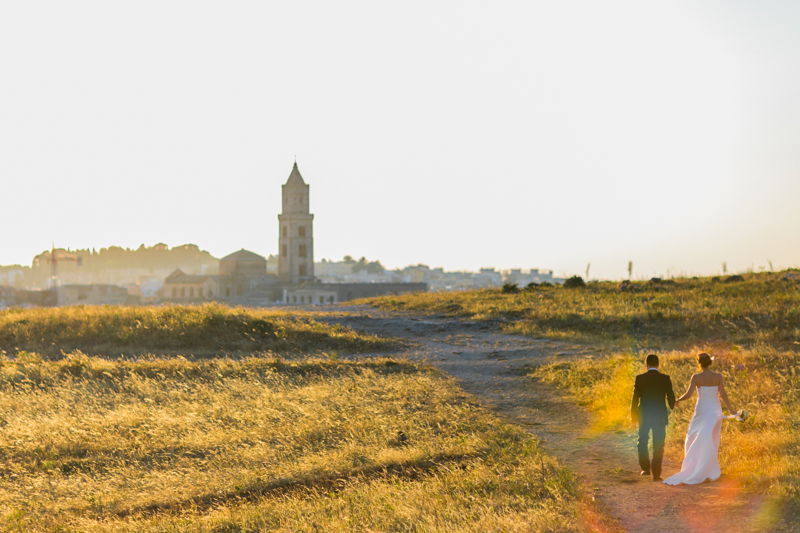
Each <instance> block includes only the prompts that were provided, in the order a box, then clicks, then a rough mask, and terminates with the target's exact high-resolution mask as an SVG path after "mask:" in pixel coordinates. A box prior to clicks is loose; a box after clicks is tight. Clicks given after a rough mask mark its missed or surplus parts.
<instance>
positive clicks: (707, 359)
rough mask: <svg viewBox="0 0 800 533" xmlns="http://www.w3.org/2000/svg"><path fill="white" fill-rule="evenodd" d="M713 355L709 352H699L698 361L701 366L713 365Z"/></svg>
mask: <svg viewBox="0 0 800 533" xmlns="http://www.w3.org/2000/svg"><path fill="white" fill-rule="evenodd" d="M711 361H712V359H711V356H710V355H708V354H707V353H705V352H703V353H701V354H697V363H698V364H699V365H700V368H708V367H710V366H711Z"/></svg>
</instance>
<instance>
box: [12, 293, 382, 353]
mask: <svg viewBox="0 0 800 533" xmlns="http://www.w3.org/2000/svg"><path fill="white" fill-rule="evenodd" d="M387 346H389V342H388V341H387V340H386V339H379V338H377V337H374V336H370V335H361V334H358V333H356V332H354V331H353V330H351V329H349V328H346V327H343V326H334V325H330V324H324V323H322V322H319V321H317V320H314V315H313V314H311V313H294V312H293V313H288V312H285V311H276V310H260V309H246V308H241V307H227V306H224V305H219V304H206V305H169V306H150V307H148V306H138V307H104V306H76V307H58V308H36V309H8V310H4V311H0V351H6V352H7V353H10V354H14V353H16V352H18V351H36V352H39V353H42V354H47V355H55V356H57V355H59V354H61V353H62V352H72V351H75V350H80V351H82V352H84V353H89V354H103V355H121V354H127V355H131V354H142V353H176V354H193V355H207V354H219V353H226V354H234V353H239V354H241V353H245V354H247V353H253V352H280V353H281V354H284V355H285V354H287V353H307V352H311V351H332V350H338V351H348V352H365V351H372V350H376V349H383V348H386V347H387Z"/></svg>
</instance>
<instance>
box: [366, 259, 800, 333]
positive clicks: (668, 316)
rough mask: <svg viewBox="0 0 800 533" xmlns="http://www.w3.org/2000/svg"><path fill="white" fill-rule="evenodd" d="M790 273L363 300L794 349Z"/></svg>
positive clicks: (589, 329)
mask: <svg viewBox="0 0 800 533" xmlns="http://www.w3.org/2000/svg"><path fill="white" fill-rule="evenodd" d="M792 275H793V273H789V272H785V273H762V274H748V275H745V276H744V280H743V281H733V282H725V281H714V280H712V279H710V278H701V279H676V280H668V281H666V282H635V283H632V284H630V285H629V287H628V289H627V290H620V286H619V284H618V283H616V282H598V283H590V284H589V285H588V286H586V287H584V288H575V289H566V288H563V287H558V286H555V287H542V286H539V287H534V288H532V289H530V290H522V291H520V292H519V293H516V294H506V293H503V292H502V291H501V290H499V289H485V290H478V291H463V292H452V293H420V294H409V295H399V296H384V297H379V298H373V299H370V300H365V301H364V302H367V303H370V304H372V305H376V306H379V307H382V308H385V309H393V310H400V311H416V312H426V313H436V314H445V315H449V316H462V317H468V318H472V319H476V320H497V321H499V323H500V325H501V326H502V328H503V329H504V331H507V332H509V333H519V334H523V335H530V336H548V337H553V338H563V339H571V340H578V341H586V342H592V343H595V344H596V343H601V344H603V345H605V346H614V347H618V348H628V347H630V346H636V347H638V346H646V345H660V346H662V347H664V346H668V347H670V348H680V347H685V346H691V345H694V344H698V343H700V344H702V343H707V342H709V341H712V340H721V341H723V342H726V343H736V344H749V343H754V342H759V343H762V344H764V343H768V344H772V345H774V346H783V347H788V348H793V349H796V348H797V347H798V346H800V282H799V281H798V280H796V279H791V276H792Z"/></svg>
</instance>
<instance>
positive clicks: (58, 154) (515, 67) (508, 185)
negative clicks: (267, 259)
mask: <svg viewBox="0 0 800 533" xmlns="http://www.w3.org/2000/svg"><path fill="white" fill-rule="evenodd" d="M798 28H800V2H796V1H791V0H787V1H784V2H771V1H759V2H752V1H724V2H697V1H687V2H675V1H668V2H667V1H658V2H646V1H642V0H632V1H629V2H611V1H603V2H579V1H574V2H566V1H565V2H553V1H546V2H545V1H542V2H536V1H519V2H503V1H498V0H493V1H485V2H475V1H466V0H457V1H435V0H426V1H419V2H417V1H404V2H382V1H376V0H369V1H363V2H352V1H346V0H341V1H337V2H330V1H319V2H306V1H293V2H266V1H258V2H245V1H225V2H223V1H218V2H203V1H197V0H192V1H169V0H159V1H142V0H140V1H137V2H119V1H109V0H102V1H96V2H86V1H69V2H64V1H52V2H41V1H25V2H2V3H0V228H2V230H1V231H0V264H9V263H23V264H29V263H30V260H31V258H32V256H33V255H34V254H35V253H37V252H40V251H42V250H44V249H47V248H49V247H50V245H51V243H53V242H54V243H55V244H56V245H57V246H61V247H70V248H83V247H96V248H100V247H103V246H108V245H121V246H130V247H136V246H138V245H139V244H140V243H146V244H148V245H151V244H154V243H157V242H165V243H167V244H169V245H170V246H173V245H177V244H182V243H187V242H191V243H196V244H198V245H199V246H200V247H201V248H204V249H207V250H209V251H210V252H211V253H213V254H214V255H216V256H218V257H220V256H222V255H225V254H227V253H229V252H231V251H234V250H237V249H239V248H247V249H250V250H253V251H255V252H257V253H260V254H264V255H266V254H270V253H275V252H276V249H277V236H278V230H277V214H278V210H279V209H280V185H281V183H283V182H284V181H285V180H286V178H287V177H288V175H289V171H290V169H291V165H292V162H293V159H294V157H295V155H296V156H297V161H298V164H299V167H300V171H301V172H302V174H303V176H304V177H305V179H306V181H307V182H308V183H310V184H311V208H312V212H313V213H315V255H316V258H317V259H320V258H323V257H326V258H341V257H342V256H343V255H345V254H351V255H354V256H356V257H360V256H367V257H368V258H370V259H380V260H381V261H383V263H384V264H385V265H387V266H389V267H399V266H405V265H407V264H410V263H418V262H423V263H426V264H429V265H431V266H444V267H445V268H446V269H477V268H479V267H481V266H496V267H498V268H511V267H521V268H530V267H541V268H552V269H554V270H555V271H556V273H560V274H567V275H571V274H575V273H580V274H582V273H583V271H584V269H585V268H586V264H587V263H588V262H591V264H592V267H591V277H593V278H594V277H609V278H619V277H622V276H624V275H625V268H626V264H627V261H628V260H633V262H634V269H635V272H634V275H635V276H648V277H649V276H651V275H668V274H673V275H675V274H680V273H687V274H694V273H718V272H719V270H720V265H721V263H722V262H723V261H725V262H727V263H728V269H729V271H737V270H746V269H748V268H754V269H756V270H757V269H758V268H759V267H761V266H766V265H767V261H768V260H770V261H772V263H773V265H774V267H775V268H776V269H777V268H785V267H787V266H800V209H798V203H800V31H798Z"/></svg>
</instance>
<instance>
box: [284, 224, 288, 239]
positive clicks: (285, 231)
mask: <svg viewBox="0 0 800 533" xmlns="http://www.w3.org/2000/svg"><path fill="white" fill-rule="evenodd" d="M288 233H289V231H288V229H287V228H286V226H284V227H283V236H284V237H286V236H287V234H288Z"/></svg>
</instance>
